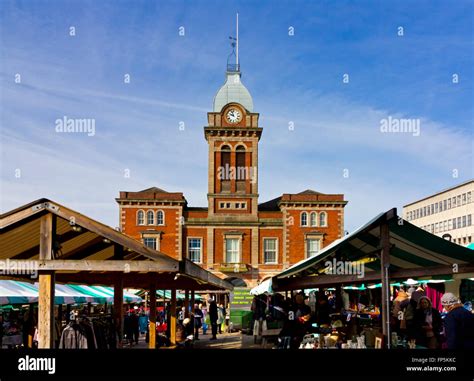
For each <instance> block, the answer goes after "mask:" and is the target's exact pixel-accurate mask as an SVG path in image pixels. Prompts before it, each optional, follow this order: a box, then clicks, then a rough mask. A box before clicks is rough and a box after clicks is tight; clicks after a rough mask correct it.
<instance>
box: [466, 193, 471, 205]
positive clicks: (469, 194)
mask: <svg viewBox="0 0 474 381" xmlns="http://www.w3.org/2000/svg"><path fill="white" fill-rule="evenodd" d="M466 200H467V203H468V204H469V203H470V202H471V192H467V197H466Z"/></svg>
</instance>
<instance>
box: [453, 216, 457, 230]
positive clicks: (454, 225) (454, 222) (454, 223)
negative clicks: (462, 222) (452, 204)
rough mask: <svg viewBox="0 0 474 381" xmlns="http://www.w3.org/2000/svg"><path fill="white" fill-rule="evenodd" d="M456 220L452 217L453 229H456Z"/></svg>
mask: <svg viewBox="0 0 474 381" xmlns="http://www.w3.org/2000/svg"><path fill="white" fill-rule="evenodd" d="M456 221H457V220H456V219H455V218H453V229H457V223H456Z"/></svg>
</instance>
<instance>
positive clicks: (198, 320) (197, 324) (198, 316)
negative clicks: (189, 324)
mask: <svg viewBox="0 0 474 381" xmlns="http://www.w3.org/2000/svg"><path fill="white" fill-rule="evenodd" d="M202 319H203V314H202V311H201V309H200V308H199V307H198V305H197V304H195V305H194V340H199V328H201V327H202Z"/></svg>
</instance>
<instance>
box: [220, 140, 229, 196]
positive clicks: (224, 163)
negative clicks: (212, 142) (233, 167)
mask: <svg viewBox="0 0 474 381" xmlns="http://www.w3.org/2000/svg"><path fill="white" fill-rule="evenodd" d="M220 169H221V171H220V172H221V175H220V176H221V178H220V180H221V191H222V192H230V147H229V146H228V145H224V146H222V147H221V168H220Z"/></svg>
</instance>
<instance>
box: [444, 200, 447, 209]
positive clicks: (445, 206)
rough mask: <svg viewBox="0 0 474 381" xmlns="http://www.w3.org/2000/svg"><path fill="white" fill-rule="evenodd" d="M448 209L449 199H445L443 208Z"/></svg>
mask: <svg viewBox="0 0 474 381" xmlns="http://www.w3.org/2000/svg"><path fill="white" fill-rule="evenodd" d="M447 209H448V201H447V200H444V201H443V210H447Z"/></svg>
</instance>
